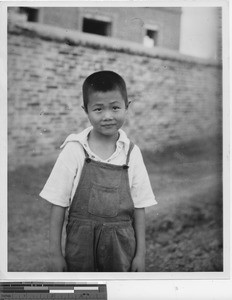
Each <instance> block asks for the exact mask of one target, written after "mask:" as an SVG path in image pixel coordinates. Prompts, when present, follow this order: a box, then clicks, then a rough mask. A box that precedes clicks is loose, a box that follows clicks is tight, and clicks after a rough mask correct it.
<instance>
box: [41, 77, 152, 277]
mask: <svg viewBox="0 0 232 300" xmlns="http://www.w3.org/2000/svg"><path fill="white" fill-rule="evenodd" d="M82 90H83V103H84V106H83V109H84V111H85V113H86V114H87V117H88V119H89V121H90V123H91V125H92V126H91V127H89V128H87V129H85V130H84V131H82V132H81V133H80V134H71V135H70V136H68V138H67V139H66V140H65V142H64V144H63V145H62V146H61V147H62V148H63V150H62V152H61V153H60V155H59V157H58V159H57V162H56V164H55V166H54V168H53V170H52V173H51V175H50V177H49V179H48V181H47V183H46V185H45V187H44V188H43V190H42V192H41V193H40V196H41V197H42V198H44V199H46V200H48V201H49V202H51V203H52V207H51V217H50V254H51V271H56V272H59V271H69V272H94V271H99V272H128V271H132V272H133V271H134V272H142V271H145V251H146V250H145V207H148V206H151V205H154V204H156V201H155V198H154V195H153V192H152V189H151V186H150V181H149V178H148V174H147V171H146V168H145V165H144V163H143V159H142V155H141V152H140V150H139V148H138V147H137V146H136V145H133V143H131V142H130V141H129V139H128V138H127V136H126V134H125V132H124V131H123V130H122V129H120V128H121V127H122V125H123V123H124V121H125V119H126V116H127V111H128V106H129V102H128V99H127V91H126V85H125V82H124V80H123V79H122V77H121V76H120V75H118V74H117V73H115V72H112V71H100V72H96V73H93V74H91V75H90V76H89V77H87V78H86V80H85V81H84V84H83V88H82ZM67 207H68V208H69V217H68V223H67V226H66V230H67V235H66V246H65V256H63V253H62V250H61V234H62V227H63V222H64V216H65V210H66V208H67Z"/></svg>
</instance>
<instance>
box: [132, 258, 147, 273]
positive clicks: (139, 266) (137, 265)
mask: <svg viewBox="0 0 232 300" xmlns="http://www.w3.org/2000/svg"><path fill="white" fill-rule="evenodd" d="M131 272H145V257H144V256H143V255H141V256H139V255H136V256H135V257H134V259H133V261H132V265H131Z"/></svg>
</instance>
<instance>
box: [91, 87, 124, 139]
mask: <svg viewBox="0 0 232 300" xmlns="http://www.w3.org/2000/svg"><path fill="white" fill-rule="evenodd" d="M87 109H88V112H87V114H88V118H89V121H90V123H91V124H92V126H93V130H94V131H95V132H96V133H98V134H101V135H104V136H114V135H116V134H117V132H118V129H119V128H121V127H122V125H123V123H124V121H125V119H126V115H127V109H126V105H125V101H124V99H123V98H122V95H121V93H120V92H119V90H113V91H108V92H92V93H90V95H89V102H88V106H87Z"/></svg>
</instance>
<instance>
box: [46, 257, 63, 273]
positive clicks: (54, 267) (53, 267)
mask: <svg viewBox="0 0 232 300" xmlns="http://www.w3.org/2000/svg"><path fill="white" fill-rule="evenodd" d="M49 271H50V272H66V271H67V264H66V261H65V259H64V257H63V255H59V256H53V257H51V258H50V266H49Z"/></svg>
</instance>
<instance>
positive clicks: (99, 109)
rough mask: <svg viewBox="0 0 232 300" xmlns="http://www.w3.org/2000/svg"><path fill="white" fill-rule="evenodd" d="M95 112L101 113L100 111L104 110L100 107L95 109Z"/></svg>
mask: <svg viewBox="0 0 232 300" xmlns="http://www.w3.org/2000/svg"><path fill="white" fill-rule="evenodd" d="M93 111H97V112H99V111H102V109H101V108H100V107H98V108H95V109H94V110H93Z"/></svg>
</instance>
